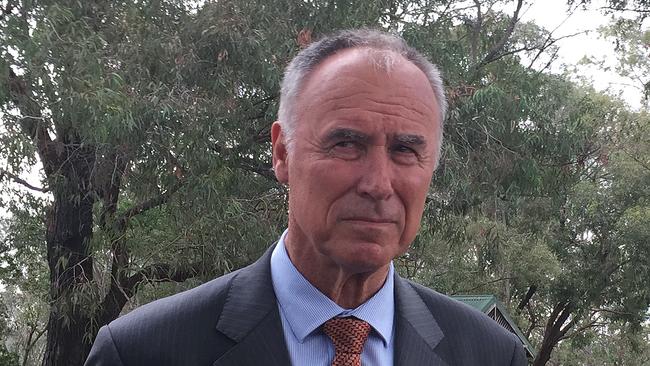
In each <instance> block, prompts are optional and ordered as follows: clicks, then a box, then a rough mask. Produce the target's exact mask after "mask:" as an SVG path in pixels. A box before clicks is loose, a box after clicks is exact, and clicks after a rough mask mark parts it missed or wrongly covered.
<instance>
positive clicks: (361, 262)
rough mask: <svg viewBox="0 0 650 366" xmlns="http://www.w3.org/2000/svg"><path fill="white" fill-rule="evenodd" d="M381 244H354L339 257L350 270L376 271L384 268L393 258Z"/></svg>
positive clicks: (361, 271)
mask: <svg viewBox="0 0 650 366" xmlns="http://www.w3.org/2000/svg"><path fill="white" fill-rule="evenodd" d="M382 249H384V248H383V247H382V246H381V245H378V244H376V243H363V244H356V245H355V248H354V249H353V250H351V251H349V252H347V253H345V256H344V257H343V258H341V260H340V261H339V263H341V264H343V265H344V266H345V267H347V268H348V269H349V270H350V271H352V272H357V273H364V272H376V271H379V270H381V269H383V268H385V267H386V266H387V265H388V264H389V263H390V261H391V260H392V259H393V258H392V257H391V256H390V255H389V254H388V253H386V252H385V251H384V250H382Z"/></svg>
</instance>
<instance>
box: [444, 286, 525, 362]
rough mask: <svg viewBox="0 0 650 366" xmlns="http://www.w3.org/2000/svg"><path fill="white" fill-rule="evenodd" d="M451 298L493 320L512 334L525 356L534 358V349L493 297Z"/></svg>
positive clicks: (462, 296)
mask: <svg viewBox="0 0 650 366" xmlns="http://www.w3.org/2000/svg"><path fill="white" fill-rule="evenodd" d="M452 298H454V299H456V300H458V301H460V302H463V303H465V304H467V305H469V306H471V307H473V308H475V309H477V310H479V311H481V312H483V313H484V314H487V315H488V316H489V317H490V318H492V319H494V320H495V321H496V322H497V323H499V324H500V325H501V326H502V327H504V328H506V329H507V330H509V331H510V332H512V333H514V334H515V335H516V336H517V337H519V339H520V340H521V343H522V344H523V345H524V349H526V354H527V356H528V357H530V358H535V353H536V351H535V349H534V348H533V346H532V345H531V344H530V342H528V339H526V337H525V336H524V334H523V333H522V332H521V330H520V329H519V327H518V326H517V324H516V323H515V322H514V320H512V318H511V317H510V315H509V314H508V311H507V309H506V307H505V306H504V305H503V304H502V303H501V302H500V301H499V300H498V299H497V298H496V296H494V295H458V296H452Z"/></svg>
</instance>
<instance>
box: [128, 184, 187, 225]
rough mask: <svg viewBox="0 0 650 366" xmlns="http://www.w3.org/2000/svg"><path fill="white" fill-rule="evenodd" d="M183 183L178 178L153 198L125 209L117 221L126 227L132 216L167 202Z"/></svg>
mask: <svg viewBox="0 0 650 366" xmlns="http://www.w3.org/2000/svg"><path fill="white" fill-rule="evenodd" d="M184 184H185V180H183V179H179V180H178V181H176V183H174V185H172V186H171V187H170V188H169V189H168V190H167V191H166V192H163V193H161V194H159V195H158V196H156V197H154V198H151V199H149V200H147V201H144V202H141V203H140V204H137V205H135V206H133V207H131V208H130V209H128V210H126V211H125V212H124V213H122V214H121V215H120V216H119V217H118V218H117V222H118V223H119V225H120V226H122V225H124V227H126V223H127V222H128V221H129V219H131V218H132V217H134V216H137V215H139V214H141V213H143V212H145V211H148V210H150V209H152V208H155V207H158V206H161V205H164V204H165V203H167V202H169V199H170V198H171V197H172V196H173V195H174V193H176V192H177V191H178V190H179V189H180V188H181V187H182V186H183V185H184Z"/></svg>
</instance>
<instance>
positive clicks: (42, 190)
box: [0, 168, 50, 193]
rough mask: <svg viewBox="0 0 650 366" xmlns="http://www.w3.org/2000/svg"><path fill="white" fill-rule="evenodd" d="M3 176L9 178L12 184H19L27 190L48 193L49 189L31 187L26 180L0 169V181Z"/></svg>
mask: <svg viewBox="0 0 650 366" xmlns="http://www.w3.org/2000/svg"><path fill="white" fill-rule="evenodd" d="M4 175H6V176H7V177H9V178H11V180H13V181H14V182H16V183H18V184H20V185H22V186H24V187H27V188H29V189H31V190H34V191H38V192H42V193H47V192H49V191H50V189H49V188H41V187H36V186H33V185H31V184H29V183H28V182H27V181H26V180H24V179H21V178H20V177H18V176H17V175H15V174H13V173H10V172H8V171H6V170H4V169H2V168H0V179H2V176H4Z"/></svg>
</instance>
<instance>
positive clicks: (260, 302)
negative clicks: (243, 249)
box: [214, 246, 290, 366]
mask: <svg viewBox="0 0 650 366" xmlns="http://www.w3.org/2000/svg"><path fill="white" fill-rule="evenodd" d="M274 247H275V246H273V247H271V248H270V249H268V250H267V251H266V253H265V254H264V255H263V256H262V257H261V258H260V259H258V260H257V262H255V263H253V264H252V265H251V266H249V267H247V268H245V269H243V270H241V271H240V272H239V273H238V274H237V275H236V276H235V277H234V279H233V280H232V283H231V285H230V288H229V290H228V295H227V297H226V302H225V304H224V307H223V311H222V312H221V315H220V317H219V321H218V322H217V330H218V331H219V332H221V333H223V334H224V335H226V336H227V337H229V338H230V339H232V340H233V341H235V342H236V344H235V345H234V346H233V347H232V348H231V349H230V350H228V351H227V352H226V353H225V354H224V355H223V356H221V357H220V358H219V359H218V360H217V361H216V362H215V363H214V366H235V365H269V366H286V365H289V364H290V361H289V353H288V351H287V346H286V344H285V341H284V336H283V331H282V322H281V319H280V314H279V312H278V307H277V301H276V298H275V293H274V292H273V283H272V281H271V265H270V258H271V252H272V251H273V248H274Z"/></svg>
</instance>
